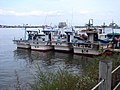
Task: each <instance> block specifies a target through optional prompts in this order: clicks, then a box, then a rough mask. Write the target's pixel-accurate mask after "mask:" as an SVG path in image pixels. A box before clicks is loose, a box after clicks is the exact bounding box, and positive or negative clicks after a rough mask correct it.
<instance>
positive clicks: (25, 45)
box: [13, 28, 31, 49]
mask: <svg viewBox="0 0 120 90" xmlns="http://www.w3.org/2000/svg"><path fill="white" fill-rule="evenodd" d="M28 36H29V34H28ZM13 42H14V44H16V45H17V48H22V49H30V48H31V46H30V43H29V40H28V39H27V40H26V28H25V37H24V39H22V38H20V39H14V40H13Z"/></svg>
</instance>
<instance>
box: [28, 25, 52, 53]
mask: <svg viewBox="0 0 120 90" xmlns="http://www.w3.org/2000/svg"><path fill="white" fill-rule="evenodd" d="M51 31H52V29H51V28H49V27H46V28H44V30H42V33H41V32H38V31H37V33H33V34H31V36H32V40H31V41H30V46H31V50H36V51H49V50H53V46H52V45H51V39H52V34H51Z"/></svg>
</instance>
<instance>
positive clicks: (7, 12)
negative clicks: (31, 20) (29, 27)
mask: <svg viewBox="0 0 120 90" xmlns="http://www.w3.org/2000/svg"><path fill="white" fill-rule="evenodd" d="M0 15H13V16H46V15H48V16H60V15H63V11H62V10H55V11H30V12H16V11H13V10H4V9H0Z"/></svg>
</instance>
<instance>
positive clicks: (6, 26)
mask: <svg viewBox="0 0 120 90" xmlns="http://www.w3.org/2000/svg"><path fill="white" fill-rule="evenodd" d="M45 26H47V25H45ZM45 26H8V25H0V28H43V27H45ZM74 27H75V28H86V26H74ZM94 27H96V28H111V27H110V26H105V27H103V26H94ZM115 29H120V27H117V28H115Z"/></svg>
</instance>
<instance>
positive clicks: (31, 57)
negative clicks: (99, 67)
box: [14, 49, 92, 74]
mask: <svg viewBox="0 0 120 90" xmlns="http://www.w3.org/2000/svg"><path fill="white" fill-rule="evenodd" d="M14 58H15V60H21V59H22V60H25V61H26V63H27V64H26V65H29V66H30V65H31V66H32V67H34V66H35V65H36V64H38V65H39V66H40V68H41V69H42V70H43V71H47V72H55V71H57V70H59V69H66V70H68V71H70V72H73V73H80V74H82V72H83V68H84V66H85V65H86V64H87V63H89V61H90V60H91V59H92V58H90V57H86V56H80V55H74V54H72V53H61V52H54V51H48V52H38V51H30V50H24V49H17V50H15V51H14Z"/></svg>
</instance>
